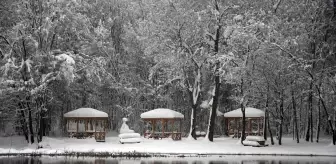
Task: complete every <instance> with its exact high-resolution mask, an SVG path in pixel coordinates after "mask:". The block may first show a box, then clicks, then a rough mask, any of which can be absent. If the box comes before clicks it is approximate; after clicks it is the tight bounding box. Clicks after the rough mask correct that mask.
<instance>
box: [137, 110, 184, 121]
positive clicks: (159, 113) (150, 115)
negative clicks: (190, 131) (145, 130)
mask: <svg viewBox="0 0 336 164" xmlns="http://www.w3.org/2000/svg"><path fill="white" fill-rule="evenodd" d="M140 117H141V118H143V119H156V118H184V115H183V114H181V113H179V112H176V111H174V110H171V109H165V108H158V109H154V110H150V111H148V112H145V113H142V114H141V115H140Z"/></svg>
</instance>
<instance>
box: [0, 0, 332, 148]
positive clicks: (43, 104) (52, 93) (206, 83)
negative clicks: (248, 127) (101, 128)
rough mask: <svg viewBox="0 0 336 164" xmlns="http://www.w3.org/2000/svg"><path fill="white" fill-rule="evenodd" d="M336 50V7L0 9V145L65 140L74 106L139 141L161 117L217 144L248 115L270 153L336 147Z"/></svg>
mask: <svg viewBox="0 0 336 164" xmlns="http://www.w3.org/2000/svg"><path fill="white" fill-rule="evenodd" d="M335 43H336V1H335V0H309V1H308V0H258V1H250V0H207V1H204V0H1V3H0V134H1V135H2V136H10V135H18V134H19V135H22V136H25V138H26V140H27V142H29V143H34V142H35V143H36V142H40V141H42V139H43V136H64V134H65V129H64V119H63V114H64V113H66V112H68V111H71V110H74V109H77V108H80V107H91V108H95V109H98V110H102V111H105V112H107V113H108V114H109V129H110V130H117V129H119V127H120V125H121V123H122V121H121V118H122V117H128V118H129V120H130V121H129V125H130V127H132V128H133V129H134V130H135V131H138V132H141V131H142V128H143V126H144V125H143V122H142V121H141V120H140V114H141V113H142V112H145V111H148V110H152V109H155V108H159V107H164V108H170V109H174V110H176V111H179V112H181V113H183V114H184V115H185V119H184V122H183V128H184V133H185V136H188V135H191V136H193V137H194V138H195V139H196V137H195V131H207V132H208V134H207V136H206V137H208V139H209V140H210V141H212V140H213V136H214V135H225V129H224V127H225V126H223V119H222V117H217V114H216V113H218V112H217V111H221V112H223V113H224V112H228V111H231V110H234V109H237V108H241V109H242V112H243V113H244V109H245V107H255V108H259V109H262V110H265V111H266V115H267V116H268V117H267V119H266V123H267V125H268V127H269V130H268V136H271V138H274V142H275V143H277V144H281V138H282V136H283V135H286V136H288V135H289V136H291V137H293V139H295V140H297V142H306V141H308V142H318V141H319V138H320V137H328V138H330V140H331V141H332V140H333V143H334V144H335V140H336V132H335V126H336V108H335V105H336V101H335V100H336V67H335V66H336V44H335ZM242 138H244V137H242ZM332 138H333V139H332ZM272 142H273V139H272Z"/></svg>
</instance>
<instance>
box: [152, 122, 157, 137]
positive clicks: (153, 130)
mask: <svg viewBox="0 0 336 164" xmlns="http://www.w3.org/2000/svg"><path fill="white" fill-rule="evenodd" d="M155 124H156V121H155V120H153V129H152V134H154V132H155Z"/></svg>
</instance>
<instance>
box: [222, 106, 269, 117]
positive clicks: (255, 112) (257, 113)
mask: <svg viewBox="0 0 336 164" xmlns="http://www.w3.org/2000/svg"><path fill="white" fill-rule="evenodd" d="M224 117H243V114H242V111H241V109H240V108H239V109H236V110H233V111H231V112H227V113H224ZM245 117H265V112H264V111H262V110H260V109H256V108H251V107H246V108H245Z"/></svg>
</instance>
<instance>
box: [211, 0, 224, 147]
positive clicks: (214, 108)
mask: <svg viewBox="0 0 336 164" xmlns="http://www.w3.org/2000/svg"><path fill="white" fill-rule="evenodd" d="M215 8H216V10H217V11H218V12H220V11H219V6H218V3H217V1H216V4H215ZM218 21H219V20H218ZM221 27H222V25H218V27H217V30H216V39H215V40H214V42H215V44H214V52H215V55H218V52H219V41H220V30H221ZM219 67H220V62H219V60H217V61H216V65H215V94H214V95H213V103H212V108H211V112H210V125H209V132H208V139H209V141H213V135H214V129H215V121H216V115H217V106H218V99H219V88H220V79H219V78H220V77H219Z"/></svg>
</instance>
